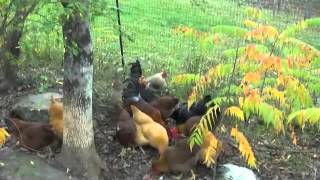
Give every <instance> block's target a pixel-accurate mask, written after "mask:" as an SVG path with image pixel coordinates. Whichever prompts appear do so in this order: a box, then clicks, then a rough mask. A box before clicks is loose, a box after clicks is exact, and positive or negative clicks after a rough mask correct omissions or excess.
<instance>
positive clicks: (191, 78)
mask: <svg viewBox="0 0 320 180" xmlns="http://www.w3.org/2000/svg"><path fill="white" fill-rule="evenodd" d="M199 79H200V75H199V74H180V75H176V76H174V77H173V78H172V80H171V84H174V85H178V86H181V85H186V84H191V83H194V82H196V81H198V80H199Z"/></svg>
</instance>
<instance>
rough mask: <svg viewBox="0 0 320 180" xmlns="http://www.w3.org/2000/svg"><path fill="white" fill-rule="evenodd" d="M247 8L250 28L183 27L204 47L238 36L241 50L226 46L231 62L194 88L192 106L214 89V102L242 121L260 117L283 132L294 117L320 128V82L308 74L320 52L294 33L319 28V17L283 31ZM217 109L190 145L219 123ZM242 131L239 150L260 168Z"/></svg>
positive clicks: (214, 69)
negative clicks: (205, 29) (207, 29)
mask: <svg viewBox="0 0 320 180" xmlns="http://www.w3.org/2000/svg"><path fill="white" fill-rule="evenodd" d="M246 12H247V13H248V12H250V13H251V16H249V17H251V18H252V19H247V20H245V21H244V25H245V26H246V28H240V27H236V26H225V25H223V26H221V25H218V26H214V27H213V28H212V29H213V30H212V32H211V33H201V32H199V31H197V30H194V29H190V28H188V27H185V28H179V29H178V31H179V32H180V33H181V34H182V35H183V36H187V37H191V38H193V39H197V40H198V41H199V44H200V46H202V47H208V46H212V45H214V44H217V41H218V40H216V39H218V37H221V38H219V39H220V41H222V42H221V43H223V41H230V40H229V39H227V40H225V39H223V38H222V37H223V36H224V35H226V36H228V37H233V38H235V39H236V41H237V45H238V46H237V47H236V49H227V50H225V52H224V56H225V57H226V60H225V61H224V62H223V63H221V64H218V65H216V66H213V67H212V68H210V69H209V70H208V72H207V73H206V74H205V75H202V76H201V77H200V79H199V80H198V81H197V82H196V84H195V86H194V87H193V88H192V92H191V94H190V96H189V98H188V106H189V107H190V106H191V104H192V103H194V102H195V100H196V99H199V98H200V97H201V96H202V95H204V94H208V93H210V91H208V90H209V89H210V90H211V89H215V94H216V96H215V98H216V100H213V102H214V103H216V104H219V105H220V106H225V107H226V108H225V110H224V112H225V115H226V116H230V117H233V118H236V119H237V120H240V122H243V120H248V119H250V118H252V116H257V117H258V120H260V121H262V122H263V123H264V124H266V125H267V126H271V127H272V128H273V129H274V130H275V132H277V133H278V134H280V133H284V132H285V129H286V126H285V124H287V125H292V124H293V119H297V121H298V125H299V126H300V127H301V128H303V127H304V126H305V125H306V123H308V124H307V125H310V126H316V127H318V128H319V124H320V121H319V120H320V119H319V116H318V115H317V114H318V113H319V109H318V108H312V107H314V106H316V105H317V103H318V102H317V97H319V94H317V92H315V91H314V90H315V89H319V88H320V87H316V88H314V86H315V84H319V78H318V76H317V75H313V74H310V73H306V72H307V71H310V70H311V71H312V69H314V68H317V65H316V64H318V62H319V60H320V51H319V50H318V49H317V48H315V47H314V46H312V45H311V44H308V43H306V42H303V41H302V40H299V39H296V38H294V37H293V36H294V34H296V33H297V32H299V31H303V30H305V29H307V28H313V27H320V19H319V18H314V19H307V20H305V21H300V22H298V23H295V24H294V25H291V26H288V27H287V28H286V29H284V30H283V31H282V32H279V30H278V29H277V28H275V27H273V26H270V25H265V24H263V23H257V22H259V17H260V16H259V14H260V13H259V11H258V10H253V9H249V10H247V11H246ZM248 15H249V14H248ZM254 19H255V21H254ZM211 34H213V35H211ZM215 37H216V38H215ZM239 38H241V39H239ZM240 44H241V47H240ZM242 46H244V47H242ZM315 66H316V67H315ZM235 74H237V75H236V77H235ZM180 76H181V75H180ZM183 80H184V79H182V81H183ZM179 83H181V82H179ZM310 84H313V85H312V86H310ZM316 86H317V85H316ZM226 87H227V88H226ZM311 94H313V95H314V97H312V96H311ZM305 108H308V109H305ZM310 108H311V109H310ZM212 111H214V109H213V108H211V109H210V110H209V111H208V112H207V114H206V115H205V116H204V117H203V120H202V121H201V122H200V123H199V124H198V125H197V127H196V129H195V131H194V132H193V134H192V136H191V137H190V146H191V148H192V147H193V145H194V144H201V143H202V141H201V138H199V137H202V135H203V133H204V132H205V129H208V128H210V127H212V126H211V124H212V123H214V122H215V121H216V119H215V118H214V117H215V116H211V115H210V114H212V113H213V112H212ZM305 113H308V115H305ZM210 121H211V122H210ZM238 123H239V121H236V122H235V124H238ZM208 124H209V125H210V126H208ZM290 127H291V126H290ZM237 132H238V130H236V129H232V132H231V136H235V138H236V139H237V141H240V140H241V141H242V143H240V146H239V149H240V151H241V152H242V153H243V154H244V155H245V156H246V158H247V159H248V164H249V165H250V166H251V167H256V165H255V163H254V161H255V160H254V156H253V152H252V151H251V148H250V145H249V144H248V143H247V140H246V139H245V137H244V136H243V135H242V134H241V133H240V134H239V133H237Z"/></svg>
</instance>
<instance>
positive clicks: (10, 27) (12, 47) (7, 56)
mask: <svg viewBox="0 0 320 180" xmlns="http://www.w3.org/2000/svg"><path fill="white" fill-rule="evenodd" d="M37 4H38V2H37V1H32V2H21V3H20V4H19V6H18V7H17V10H16V12H15V14H14V16H13V17H12V19H11V20H10V21H8V16H9V15H8V14H9V11H10V7H11V5H9V10H8V11H7V14H6V16H5V18H4V19H3V22H2V23H1V27H0V32H1V33H0V34H2V36H3V39H4V43H3V44H2V46H1V47H0V60H2V64H3V69H4V70H3V80H2V81H1V82H0V92H3V91H7V90H8V89H10V88H12V87H14V86H15V85H16V82H17V67H16V65H15V63H14V61H16V60H17V59H18V58H19V56H20V45H19V41H20V38H21V36H22V32H23V28H24V23H25V20H26V18H27V17H28V15H29V14H30V13H31V12H32V11H33V10H34V8H35V7H36V5H37Z"/></svg>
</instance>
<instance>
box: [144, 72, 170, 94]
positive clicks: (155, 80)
mask: <svg viewBox="0 0 320 180" xmlns="http://www.w3.org/2000/svg"><path fill="white" fill-rule="evenodd" d="M167 76H168V74H167V73H166V72H165V71H162V72H160V73H157V74H154V75H152V76H150V77H147V78H146V80H147V82H148V84H147V87H146V88H147V89H149V88H150V89H154V90H160V89H162V88H163V87H166V86H167V83H166V78H167Z"/></svg>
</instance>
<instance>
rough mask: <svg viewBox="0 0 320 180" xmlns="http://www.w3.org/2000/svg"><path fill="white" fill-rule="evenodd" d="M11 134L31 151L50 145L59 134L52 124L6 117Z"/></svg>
mask: <svg viewBox="0 0 320 180" xmlns="http://www.w3.org/2000/svg"><path fill="white" fill-rule="evenodd" d="M4 121H5V123H6V125H7V127H8V132H9V134H11V135H13V136H15V137H16V138H17V139H18V140H19V144H20V145H21V146H23V147H25V148H27V149H28V150H31V151H40V150H41V149H42V148H44V147H46V146H49V145H50V144H52V143H53V142H54V141H55V140H57V136H56V134H55V133H54V131H53V129H52V126H51V125H50V124H44V123H39V122H25V121H22V120H20V119H17V118H10V119H9V118H5V119H4Z"/></svg>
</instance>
